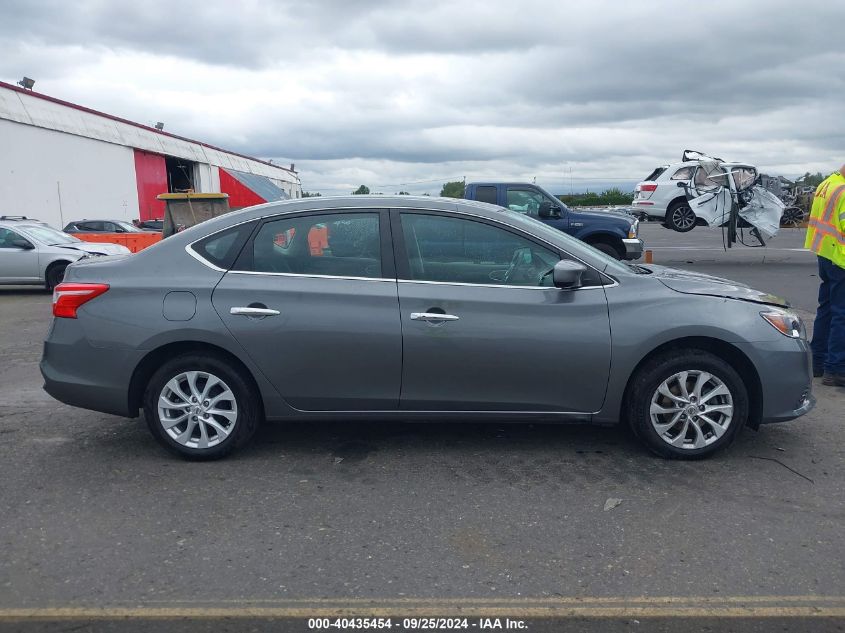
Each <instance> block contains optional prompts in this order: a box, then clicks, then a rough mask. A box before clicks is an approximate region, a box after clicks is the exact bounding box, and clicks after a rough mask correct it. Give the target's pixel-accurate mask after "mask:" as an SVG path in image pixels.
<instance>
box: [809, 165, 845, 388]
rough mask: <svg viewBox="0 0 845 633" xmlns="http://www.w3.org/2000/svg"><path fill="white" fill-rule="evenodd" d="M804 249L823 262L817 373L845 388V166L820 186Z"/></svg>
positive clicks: (816, 337)
mask: <svg viewBox="0 0 845 633" xmlns="http://www.w3.org/2000/svg"><path fill="white" fill-rule="evenodd" d="M804 248H808V249H810V250H811V251H813V252H814V253H815V254H816V255H817V257H818V262H819V279H820V280H821V285H820V286H819V307H818V309H817V310H816V321H815V325H814V326H813V340H812V342H811V343H810V347H811V348H812V350H813V375H814V376H823V378H822V383H823V384H825V385H837V386H839V387H845V165H843V166H842V167H841V168H840V169H839V171H837V172H835V173H833V174H831V175H830V176H829V177H828V178H827V179H826V180H825V181H823V182H822V183H821V184H820V185H819V186H818V188H817V189H816V194H815V196H814V197H813V208H812V211H811V212H810V220H809V224H808V226H807V237H806V239H805V240H804Z"/></svg>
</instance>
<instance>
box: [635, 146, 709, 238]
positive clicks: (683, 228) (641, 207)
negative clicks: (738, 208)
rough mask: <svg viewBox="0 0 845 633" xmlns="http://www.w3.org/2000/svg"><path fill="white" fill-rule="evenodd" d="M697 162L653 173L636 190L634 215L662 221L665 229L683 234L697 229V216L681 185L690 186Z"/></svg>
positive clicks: (669, 167) (680, 164) (661, 168)
mask: <svg viewBox="0 0 845 633" xmlns="http://www.w3.org/2000/svg"><path fill="white" fill-rule="evenodd" d="M698 165H699V163H698V161H686V162H683V163H675V164H673V165H663V166H662V167H658V168H657V169H655V170H654V171H653V172H651V173H650V174H649V175H648V177H647V178H646V179H645V180H643V181H642V182H641V183H640V184H638V185H637V188H636V189H635V190H634V192H635V193H634V202H633V203H632V206H633V207H634V211H633V213H634V215H639V216H640V218H642V219H645V218H649V219H653V220H655V219H656V220H663V224H664V226H666V227H667V228H670V229H674V230H676V231H680V232H681V233H685V232H687V231H691V230H692V229H693V228H695V224H696V217H695V213H693V211H692V209H690V206H689V203H688V202H687V196H686V192H685V190H684V188H683V187H679V186H678V183H685V184H687V185H689V184H690V180H691V179H692V177H693V174H695V168H696V167H698Z"/></svg>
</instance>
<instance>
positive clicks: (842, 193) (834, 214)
mask: <svg viewBox="0 0 845 633" xmlns="http://www.w3.org/2000/svg"><path fill="white" fill-rule="evenodd" d="M804 248H808V249H810V250H811V251H813V252H814V253H815V254H816V255H818V256H820V257H824V258H826V259H829V260H830V261H832V262H833V263H834V264H836V265H837V266H840V267H841V268H845V176H843V175H842V174H840V173H839V172H836V173H834V174H832V175H830V176H828V178H827V179H826V180H825V181H824V182H822V184H820V185H819V186H818V188H817V189H816V195H815V196H814V197H813V208H812V211H810V220H809V222H808V226H807V237H806V238H805V240H804Z"/></svg>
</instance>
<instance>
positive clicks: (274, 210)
mask: <svg viewBox="0 0 845 633" xmlns="http://www.w3.org/2000/svg"><path fill="white" fill-rule="evenodd" d="M458 208H463V209H467V210H470V209H471V210H472V211H473V213H474V214H476V215H479V216H482V217H487V218H496V217H501V216H500V214H502V213H504V212H505V211H506V210H505V209H503V208H502V207H500V206H497V205H495V204H488V203H486V202H478V201H476V200H464V199H463V198H440V197H435V196H399V195H386V196H384V195H357V196H356V195H346V196H317V197H314V198H294V199H292V200H280V201H278V202H268V203H265V204H261V205H257V206H254V207H247V208H245V209H239V210H237V211H230V212H229V213H225V214H223V215H220V216H217V217H216V218H212V219H210V220H206V221H205V222H201V223H200V224H198V225H196V226H197V227H200V226H202V227H204V230H205V232H206V233H208V234H211V233H214V232H215V231H218V230H220V229H222V228H226V227H228V226H231V225H233V224H239V223H242V222H249V221H251V220H258V219H261V218H266V217H268V216H274V215H281V214H286V213H297V212H300V211H320V210H323V209H325V210H326V211H331V212H332V213H356V212H359V213H360V212H361V211H366V210H368V209H423V210H430V211H438V210H440V211H455V210H457V209H458ZM194 228H196V227H191V228H189V229H187V230H186V232H187V231H193V229H194ZM182 234H183V233H179V235H182ZM194 239H196V238H194Z"/></svg>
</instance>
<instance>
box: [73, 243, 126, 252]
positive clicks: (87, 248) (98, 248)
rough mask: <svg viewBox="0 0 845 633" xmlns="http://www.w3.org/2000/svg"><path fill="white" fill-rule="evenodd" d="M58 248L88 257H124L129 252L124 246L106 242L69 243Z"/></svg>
mask: <svg viewBox="0 0 845 633" xmlns="http://www.w3.org/2000/svg"><path fill="white" fill-rule="evenodd" d="M59 246H60V248H66V249H69V250H72V251H80V252H82V253H86V254H88V255H125V254H126V253H129V252H130V251H129V249H128V248H126V247H125V246H122V245H120V244H109V243H106V242H103V243H99V242H71V243H70V244H61V245H59Z"/></svg>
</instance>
